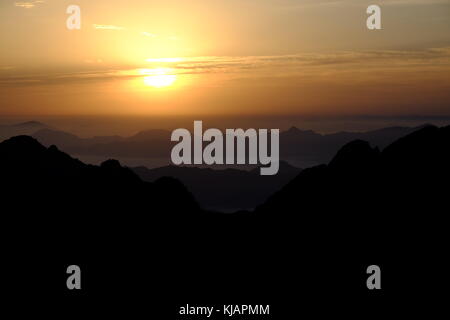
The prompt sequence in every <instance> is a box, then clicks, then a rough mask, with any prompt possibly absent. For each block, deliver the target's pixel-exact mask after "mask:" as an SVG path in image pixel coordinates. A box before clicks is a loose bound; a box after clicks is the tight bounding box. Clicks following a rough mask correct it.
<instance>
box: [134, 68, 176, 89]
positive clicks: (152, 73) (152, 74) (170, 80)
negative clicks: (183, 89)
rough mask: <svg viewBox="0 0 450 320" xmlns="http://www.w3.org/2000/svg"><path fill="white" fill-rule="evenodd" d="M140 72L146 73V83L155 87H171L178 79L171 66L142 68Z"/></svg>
mask: <svg viewBox="0 0 450 320" xmlns="http://www.w3.org/2000/svg"><path fill="white" fill-rule="evenodd" d="M139 73H140V74H142V75H145V77H144V84H145V85H146V86H149V87H153V88H164V87H170V86H171V85H173V84H174V83H175V81H176V80H177V75H176V74H173V70H172V69H171V68H155V69H141V70H139Z"/></svg>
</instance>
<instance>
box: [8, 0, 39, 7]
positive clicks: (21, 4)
mask: <svg viewBox="0 0 450 320" xmlns="http://www.w3.org/2000/svg"><path fill="white" fill-rule="evenodd" d="M44 2H45V1H44V0H36V1H26V2H15V3H14V5H15V6H16V7H20V8H24V9H31V8H34V7H35V6H36V5H38V4H41V3H44Z"/></svg>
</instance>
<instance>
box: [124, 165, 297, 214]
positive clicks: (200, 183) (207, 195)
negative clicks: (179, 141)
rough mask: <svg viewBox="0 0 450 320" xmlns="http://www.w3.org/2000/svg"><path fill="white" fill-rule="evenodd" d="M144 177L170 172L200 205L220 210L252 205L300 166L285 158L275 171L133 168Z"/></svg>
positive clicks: (284, 182)
mask: <svg viewBox="0 0 450 320" xmlns="http://www.w3.org/2000/svg"><path fill="white" fill-rule="evenodd" d="M133 171H134V172H135V173H136V174H137V175H139V176H140V177H141V178H142V179H143V180H145V181H150V182H152V181H155V180H157V179H159V178H160V177H164V176H169V177H174V178H176V179H178V180H180V181H181V182H182V183H183V184H184V185H186V187H187V188H188V189H189V191H191V192H192V193H193V194H194V196H195V198H196V199H197V200H198V201H199V203H200V204H201V205H202V207H204V208H207V209H211V210H219V211H236V210H238V209H247V210H248V209H253V208H255V207H256V206H257V205H259V204H261V203H263V202H264V201H265V200H266V199H267V197H268V196H269V195H271V194H272V193H274V192H275V191H277V190H278V189H280V188H281V187H282V186H284V185H285V184H286V183H287V182H289V180H291V179H292V178H294V177H295V176H296V175H297V174H298V173H299V172H300V171H301V169H298V168H295V167H292V166H291V165H289V164H288V163H286V162H281V163H280V168H279V171H278V174H276V175H274V176H261V175H260V170H259V168H255V169H253V170H251V171H244V170H237V169H225V170H214V169H210V168H196V167H180V166H166V167H162V168H156V169H147V168H145V167H137V168H133Z"/></svg>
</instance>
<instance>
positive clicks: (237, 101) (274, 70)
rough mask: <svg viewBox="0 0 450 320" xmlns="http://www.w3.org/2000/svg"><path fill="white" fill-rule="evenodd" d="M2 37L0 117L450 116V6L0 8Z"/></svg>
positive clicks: (95, 0) (215, 1)
mask: <svg viewBox="0 0 450 320" xmlns="http://www.w3.org/2000/svg"><path fill="white" fill-rule="evenodd" d="M371 4H377V5H379V6H380V7H381V10H382V30H368V29H367V28H366V19H367V17H368V15H367V13H366V8H367V7H368V6H369V5H371ZM69 5H78V6H79V7H80V8H81V29H80V30H68V29H67V27H66V20H67V18H68V17H69V15H68V14H67V13H66V9H67V7H68V6H69ZM0 39H1V40H0V44H1V50H0V116H11V115H21V116H33V115H69V116H70V115H133V116H140V115H146V116H152V115H158V116H161V115H170V116H178V115H190V114H196V115H205V116H206V115H208V116H211V115H217V116H219V115H237V116H239V115H242V116H252V115H258V116H264V115H266V116H271V115H277V116H279V115H305V116H311V115H313V116H314V115H317V116H345V115H381V116H401V115H408V116H411V115H412V116H414V115H446V116H449V115H450V0H384V1H383V0H370V1H366V0H341V1H339V0H328V1H325V0H226V1H224V0H220V1H219V0H191V1H181V0H179V1H174V0H164V1H151V0H126V1H124V0H114V1H112V0H69V1H66V0H40V1H39V0H38V1H32V0H28V1H27V0H23V1H14V0H13V1H10V0H2V1H0Z"/></svg>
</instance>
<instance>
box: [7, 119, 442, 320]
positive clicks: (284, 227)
mask: <svg viewBox="0 0 450 320" xmlns="http://www.w3.org/2000/svg"><path fill="white" fill-rule="evenodd" d="M449 163H450V127H444V128H436V127H433V126H427V127H424V128H422V129H420V130H418V131H417V132H414V133H411V134H409V135H407V136H405V137H403V138H400V139H398V140H397V141H395V142H394V143H392V144H390V145H389V146H387V147H385V148H384V149H383V150H382V151H380V150H379V149H378V148H376V147H372V146H371V145H370V144H369V143H368V142H365V141H361V140H357V141H352V142H350V143H348V144H346V145H345V146H344V147H342V148H341V149H340V150H339V152H337V154H336V155H335V157H334V158H333V159H332V160H331V161H330V162H329V164H328V165H320V166H316V167H312V168H308V169H305V170H302V171H301V172H300V174H298V175H297V176H296V177H295V178H294V179H293V180H291V181H290V182H289V183H287V185H286V186H284V187H283V188H282V189H281V190H280V191H278V192H276V193H275V194H273V195H272V196H271V197H270V198H269V199H268V200H267V201H266V202H265V203H264V204H262V205H261V206H259V207H258V208H257V209H256V210H255V211H254V212H240V213H239V214H227V215H225V214H219V213H212V212H211V213H206V212H202V211H201V210H200V209H199V208H198V206H197V204H196V202H195V201H194V200H193V198H192V196H191V195H190V194H189V193H188V192H187V190H186V188H185V187H184V185H183V184H182V183H180V182H179V181H177V180H175V179H173V178H161V179H159V180H157V181H156V182H155V183H149V182H143V181H142V180H141V179H139V177H138V176H137V175H136V174H134V173H133V172H132V171H131V170H129V169H127V168H123V167H121V166H120V164H119V163H118V162H117V161H114V160H109V161H107V162H105V163H103V165H102V166H99V167H98V166H89V165H85V164H83V163H82V162H80V161H78V160H76V159H73V158H71V157H70V156H68V155H66V154H64V153H62V152H60V151H59V150H58V149H57V148H56V147H50V148H45V147H43V146H42V145H40V144H39V143H37V142H36V141H35V140H34V139H32V138H30V137H16V138H13V139H10V140H7V141H5V142H3V143H1V144H0V174H1V177H2V184H1V189H2V190H1V194H2V222H3V225H4V226H7V227H6V229H7V230H6V231H5V232H4V233H3V234H2V235H3V236H5V238H6V240H5V241H4V243H5V244H6V246H5V251H6V253H3V256H5V255H6V256H7V257H8V259H5V261H20V263H16V264H14V265H13V268H12V269H11V270H13V271H11V270H10V271H9V272H10V273H4V274H12V273H13V272H15V273H14V274H15V275H16V276H14V277H11V276H10V277H5V279H4V281H8V280H10V281H11V282H13V284H14V288H17V290H19V291H20V290H21V289H22V288H29V287H27V286H29V278H27V277H20V276H17V275H23V274H27V272H29V268H30V266H33V271H34V272H36V273H38V274H39V277H37V279H33V280H34V282H33V287H32V289H33V288H42V287H44V288H46V289H47V290H56V289H55V288H59V287H60V286H61V284H60V283H59V280H58V281H55V283H50V282H49V279H53V278H52V272H53V271H54V270H55V269H54V267H52V266H53V265H54V264H55V263H56V262H59V263H60V264H59V266H63V272H62V274H63V275H64V276H65V274H64V270H65V269H64V266H67V265H70V264H72V263H74V262H73V261H76V262H75V263H78V264H80V265H82V266H84V267H83V268H84V269H83V270H88V271H87V272H88V274H89V279H90V280H89V282H88V283H89V289H88V290H89V291H88V293H89V295H91V296H92V295H94V296H101V297H102V298H107V301H108V306H109V305H111V302H113V303H120V299H118V298H117V292H119V291H120V292H126V293H127V294H130V295H132V293H133V292H135V290H136V289H137V288H141V289H142V288H144V290H149V288H151V290H152V291H153V292H157V294H158V296H160V297H169V298H170V299H171V300H170V301H179V300H177V298H178V299H180V297H181V300H182V301H183V302H182V303H186V302H185V301H186V299H188V297H189V299H192V300H195V299H197V300H201V301H205V300H207V298H208V297H210V296H211V294H214V298H215V299H217V300H219V301H226V299H230V297H233V299H237V300H239V301H243V300H245V299H248V297H252V298H255V299H257V300H258V299H259V300H258V301H264V299H266V300H267V299H269V300H271V301H282V307H281V308H279V309H276V310H280V311H278V312H279V313H290V314H293V313H295V312H298V310H299V308H298V295H297V293H298V294H301V296H302V297H306V298H304V299H305V301H307V302H308V303H310V302H311V301H320V303H319V304H315V305H311V306H309V307H310V309H312V311H314V313H315V314H317V313H322V311H321V309H320V308H319V307H320V306H323V301H326V302H327V306H331V307H332V308H333V310H334V308H339V307H342V303H348V304H350V305H354V304H355V303H358V304H359V305H361V303H362V302H364V301H365V300H364V298H367V297H369V296H370V299H368V302H367V301H366V303H367V304H366V305H364V306H365V307H367V308H375V307H374V306H373V301H376V307H377V308H378V307H379V306H380V301H382V302H385V301H386V300H380V299H377V298H373V297H374V296H375V297H380V296H382V297H383V298H385V297H390V298H391V299H392V300H389V301H388V305H390V304H392V305H394V304H395V305H396V304H397V303H398V297H399V296H402V298H404V299H405V300H406V301H407V305H405V307H408V306H411V305H415V304H420V303H422V302H423V294H422V295H421V294H418V292H422V293H423V292H425V293H426V295H429V296H431V295H433V293H435V292H436V291H435V289H436V288H438V287H440V288H446V287H447V282H448V280H447V279H446V278H445V277H443V276H442V275H445V274H446V272H447V271H448V269H449V263H448V259H447V256H446V252H447V243H449V235H448V222H447V220H448V212H447V211H448V210H447V207H448V200H447V198H448V187H447V184H448V181H450V179H449V178H450V166H449ZM169 169H170V170H169ZM172 169H174V168H165V169H161V170H169V171H170V172H172ZM180 169H183V168H180ZM183 171H184V170H183ZM185 172H189V174H190V171H185ZM195 172H197V171H195ZM198 172H200V171H198ZM202 172H203V171H202ZM239 174H240V173H239ZM200 175H201V173H200ZM199 183H200V181H199ZM216 183H217V184H219V183H221V181H220V180H217V181H216ZM261 183H262V182H261ZM11 242H13V243H14V247H13V250H11V247H10V246H9V243H11ZM36 261H38V262H39V263H37V264H36ZM80 261H81V262H80ZM372 264H376V265H379V266H380V267H381V270H382V288H383V289H382V290H381V293H380V292H378V293H374V292H369V291H368V290H367V287H366V279H367V277H368V275H367V273H366V269H367V267H368V266H369V265H372ZM7 266H8V264H7ZM52 268H53V269H52ZM58 268H59V267H58ZM48 270H50V271H48ZM58 270H59V269H57V272H61V270H59V271H58ZM118 274H120V275H121V276H120V277H119V276H118ZM143 275H146V276H143ZM147 275H148V276H147ZM58 279H59V278H58ZM111 279H114V281H112V280H111ZM64 283H65V278H64V281H63V284H62V286H63V285H64ZM286 284H288V285H289V286H290V287H292V288H293V289H295V293H296V294H294V295H293V294H292V291H286ZM2 285H3V286H4V285H5V284H2ZM194 288H195V290H194ZM30 290H31V289H30ZM419 290H420V291H419ZM20 292H22V291H20ZM336 297H338V298H339V299H338V300H336V299H337V298H336ZM444 297H445V298H446V296H444ZM277 298H278V300H277ZM433 298H434V296H433ZM374 299H376V300H374ZM50 301H51V300H50ZM434 301H436V300H434ZM70 303H73V300H70ZM257 303H260V302H257ZM328 303H329V305H328ZM278 306H279V305H278ZM306 308H308V306H306ZM163 309H164V310H163V311H162V312H165V313H166V314H167V308H163ZM367 310H372V309H367ZM160 311H161V310H160ZM281 318H284V317H281ZM286 318H287V317H286Z"/></svg>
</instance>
